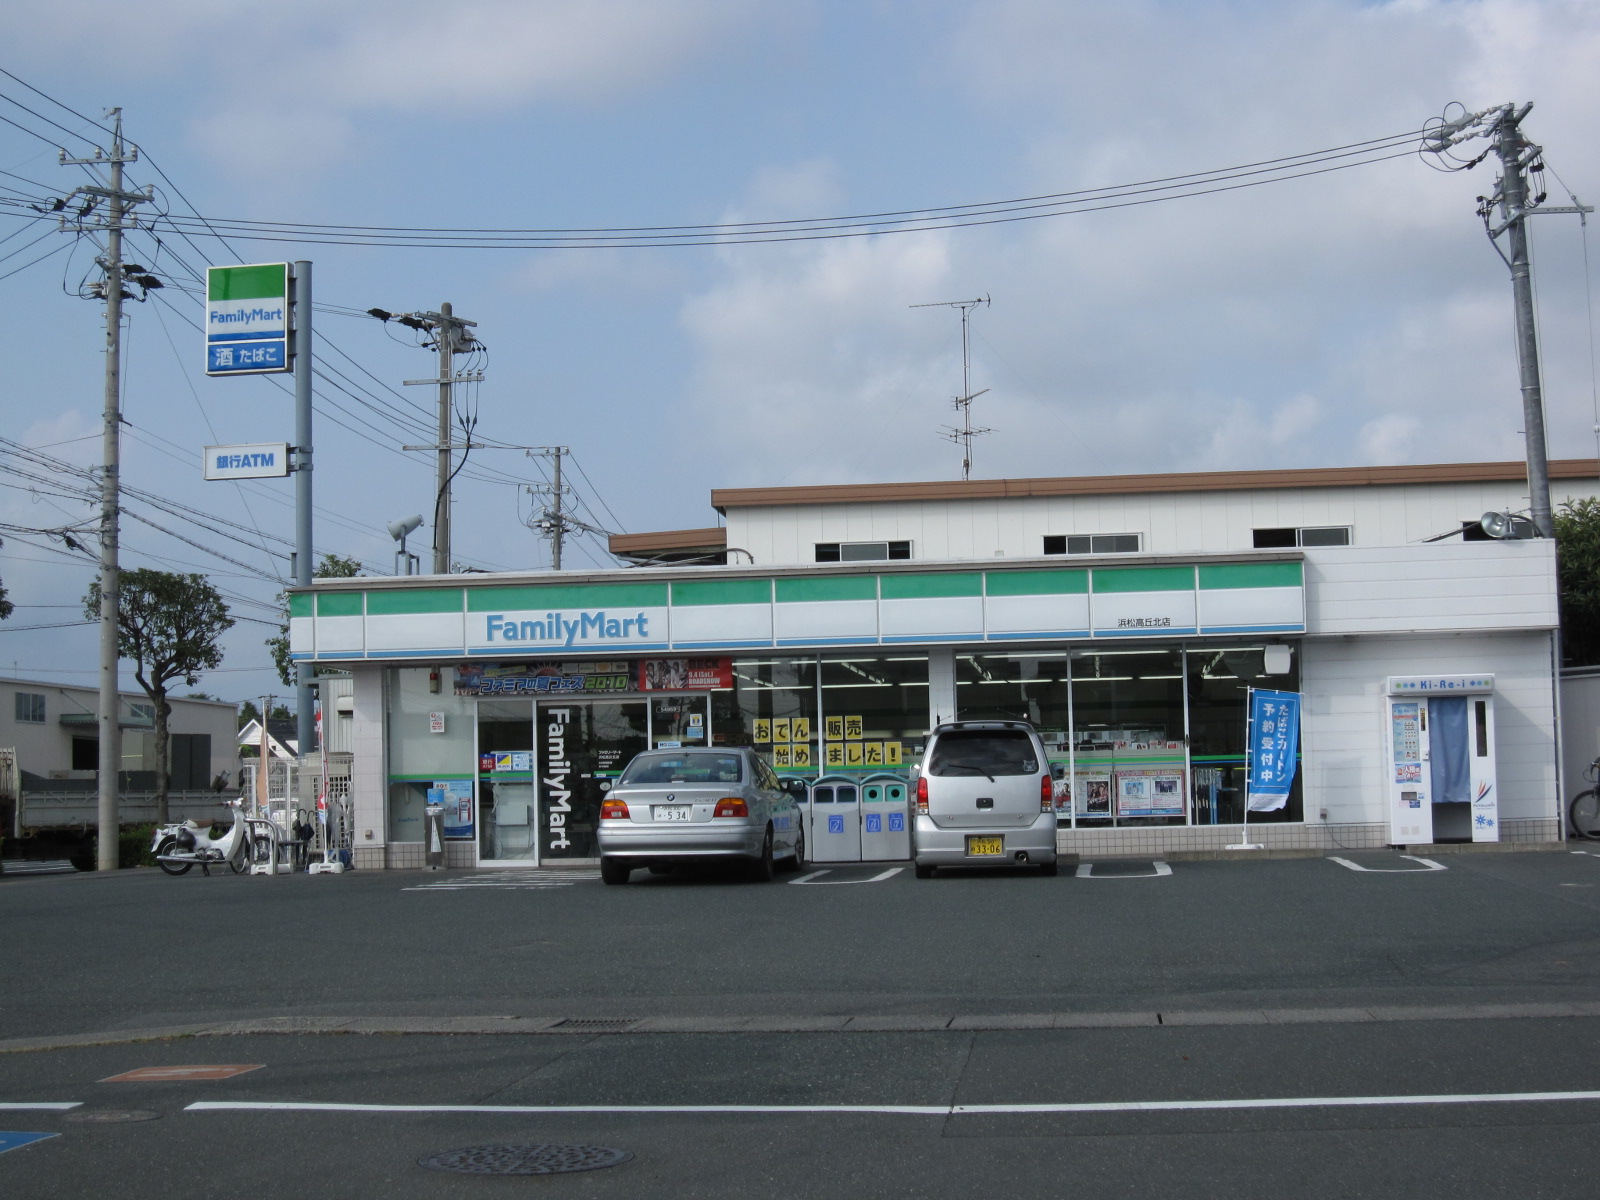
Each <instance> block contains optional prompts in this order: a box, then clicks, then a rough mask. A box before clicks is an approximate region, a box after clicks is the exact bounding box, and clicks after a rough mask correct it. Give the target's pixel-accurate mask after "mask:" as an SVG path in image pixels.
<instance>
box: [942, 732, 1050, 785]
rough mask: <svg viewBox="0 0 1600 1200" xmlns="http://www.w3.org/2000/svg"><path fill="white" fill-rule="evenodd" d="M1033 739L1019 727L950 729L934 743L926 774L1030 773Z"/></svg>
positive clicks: (1035, 767) (1033, 761)
mask: <svg viewBox="0 0 1600 1200" xmlns="http://www.w3.org/2000/svg"><path fill="white" fill-rule="evenodd" d="M1038 769H1039V763H1038V760H1037V759H1036V758H1035V757H1034V753H1033V739H1032V738H1030V737H1029V736H1028V735H1027V734H1026V733H1024V732H1023V731H1022V730H1020V729H981V730H980V729H971V730H961V729H956V730H951V731H950V732H949V733H943V734H940V735H939V737H938V738H937V740H936V741H935V742H934V746H933V753H932V755H931V756H930V757H929V761H928V774H929V775H987V776H989V777H990V778H991V779H992V778H994V777H995V776H996V775H1032V774H1033V773H1034V772H1035V771H1037V770H1038Z"/></svg>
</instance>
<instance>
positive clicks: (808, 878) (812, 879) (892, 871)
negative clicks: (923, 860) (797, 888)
mask: <svg viewBox="0 0 1600 1200" xmlns="http://www.w3.org/2000/svg"><path fill="white" fill-rule="evenodd" d="M831 870H832V868H831V867H829V868H827V869H825V870H821V871H812V872H811V873H810V874H808V875H802V876H800V878H799V879H791V880H789V882H790V883H792V884H793V883H804V884H808V885H810V886H812V887H838V886H840V885H841V884H849V883H882V882H883V881H884V880H885V879H888V878H890V877H891V876H894V875H898V874H900V872H901V871H904V870H905V868H904V867H890V868H889V869H888V870H887V871H883V872H881V873H879V874H877V875H874V876H873V877H872V878H871V879H828V880H823V881H820V882H819V881H818V876H820V875H826V874H828V873H829V872H830V871H831Z"/></svg>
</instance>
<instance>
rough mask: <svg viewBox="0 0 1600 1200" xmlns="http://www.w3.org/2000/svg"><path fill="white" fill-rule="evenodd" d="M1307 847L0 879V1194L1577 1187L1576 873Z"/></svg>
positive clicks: (1594, 1110) (1593, 904)
mask: <svg viewBox="0 0 1600 1200" xmlns="http://www.w3.org/2000/svg"><path fill="white" fill-rule="evenodd" d="M1340 857H1341V858H1342V859H1343V860H1344V861H1342V862H1341V861H1338V860H1335V859H1292V860H1291V859H1286V860H1261V861H1248V862H1240V861H1225V862H1224V861H1219V862H1174V863H1170V864H1169V863H1165V862H1161V861H1158V860H1134V861H1128V862H1119V863H1096V864H1093V865H1092V866H1087V867H1085V868H1080V869H1078V870H1076V871H1074V870H1064V871H1063V872H1062V873H1061V874H1060V875H1059V876H1057V877H1055V878H1051V879H1047V878H1044V877H1041V876H1038V875H1037V874H1029V873H1026V872H1018V873H1016V874H1005V875H1001V874H980V873H977V872H972V873H965V872H955V871H952V872H949V873H941V875H940V876H938V877H936V878H934V879H932V880H917V879H915V878H914V877H913V876H912V873H911V872H910V870H909V869H906V868H904V867H900V866H898V865H895V864H859V865H852V866H848V867H839V866H826V867H813V868H811V869H810V870H808V871H806V872H804V873H801V874H799V875H787V876H780V877H779V881H778V882H774V883H771V884H751V883H746V882H743V881H742V880H740V879H738V878H737V877H736V876H732V875H729V874H727V873H718V872H681V873H674V874H670V875H660V876H652V875H648V874H646V873H643V872H640V873H639V874H637V875H636V876H635V877H634V882H633V883H631V884H630V885H629V886H627V887H621V888H618V887H606V886H604V885H602V884H601V883H600V882H599V879H598V873H597V872H595V871H593V870H575V871H565V872H563V871H553V870H545V871H540V870H526V871H507V872H488V871H484V872H463V871H443V872H354V873H351V874H349V875H346V876H318V877H307V876H295V877H278V878H262V877H256V878H251V877H247V876H226V875H224V876H217V877H213V878H209V879H208V878H204V877H200V876H198V875H193V873H192V876H193V877H190V876H186V877H183V878H178V879H169V878H167V877H165V876H162V875H160V874H159V873H156V872H145V871H135V872H122V873H119V874H117V875H113V876H35V877H27V878H5V879H3V880H0V919H3V921H4V923H5V928H6V929H7V938H6V943H7V945H8V947H10V948H12V949H13V951H14V954H15V957H14V958H13V959H12V963H13V965H15V966H16V967H17V969H16V970H14V971H12V972H9V974H10V976H11V977H10V978H9V979H8V983H7V987H6V988H5V990H4V993H3V995H0V1021H3V1029H4V1031H5V1037H4V1038H3V1039H0V1125H4V1126H5V1127H6V1128H7V1129H9V1130H10V1131H12V1133H13V1134H15V1135H34V1134H38V1135H51V1136H41V1137H38V1138H35V1139H33V1140H29V1141H22V1142H16V1143H15V1145H14V1148H12V1149H5V1148H4V1147H5V1146H6V1145H7V1142H6V1134H5V1133H4V1132H3V1131H0V1190H4V1191H5V1192H6V1194H7V1195H8V1196H9V1195H17V1196H34V1195H38V1196H58V1195H79V1194H91V1193H95V1192H99V1191H105V1190H110V1189H111V1188H113V1187H115V1188H116V1189H117V1190H118V1191H119V1192H121V1193H122V1194H125V1195H127V1196H128V1197H130V1200H142V1198H143V1197H146V1196H149V1197H156V1196H189V1195H193V1196H208V1195H216V1194H219V1193H220V1192H221V1191H224V1190H226V1191H233V1190H236V1189H250V1190H251V1191H253V1192H255V1193H257V1194H264V1195H280V1194H281V1195H291V1194H293V1195H305V1194H328V1195H341V1196H344V1195H349V1196H367V1195H371V1196H378V1195H383V1196H410V1195H417V1196H453V1195H456V1194H465V1193H466V1192H467V1191H468V1190H471V1189H479V1190H481V1189H482V1188H484V1187H486V1186H487V1187H515V1186H519V1185H518V1184H515V1183H513V1182H511V1181H510V1180H506V1179H500V1180H497V1181H496V1180H487V1179H484V1178H480V1177H473V1176H459V1175H451V1174H446V1173H441V1172H439V1171H436V1170H430V1169H426V1168H423V1167H421V1166H419V1165H418V1161H419V1159H422V1158H426V1157H428V1156H429V1155H431V1154H434V1153H436V1152H439V1151H450V1150H460V1149H465V1148H469V1147H473V1146H482V1145H508V1144H509V1145H519V1146H525V1145H546V1144H560V1145H597V1146H603V1147H612V1148H616V1149H621V1150H625V1151H627V1152H628V1153H630V1154H631V1155H632V1156H633V1157H632V1158H631V1159H630V1160H629V1161H627V1162H624V1163H621V1164H620V1165H617V1166H615V1167H610V1168H606V1169H603V1170H596V1171H590V1172H584V1173H581V1174H571V1175H562V1176H559V1177H549V1178H546V1179H541V1180H524V1181H523V1184H522V1185H521V1186H535V1185H536V1186H540V1187H546V1186H548V1187H559V1188H561V1189H562V1190H563V1191H564V1192H568V1193H571V1194H573V1195H619V1196H621V1195H629V1196H636V1195H672V1196H701V1195H703V1196H729V1195H745V1196H747V1195H750V1194H752V1193H754V1194H763V1195H765V1194H778V1193H779V1192H780V1191H781V1192H782V1193H784V1194H794V1195H803V1196H836V1195H844V1194H858V1195H886V1196H887V1195H907V1196H910V1195H917V1196H965V1195H971V1194H975V1193H976V1192H979V1191H983V1190H992V1189H993V1188H996V1187H1000V1188H1002V1189H1003V1190H1005V1191H1007V1192H1008V1193H1009V1194H1013V1195H1040V1196H1045V1195H1057V1194H1061V1191H1062V1189H1063V1188H1064V1187H1066V1186H1067V1185H1069V1184H1070V1186H1071V1189H1072V1190H1074V1191H1078V1190H1081V1188H1083V1187H1085V1186H1088V1187H1091V1188H1092V1190H1093V1191H1094V1192H1095V1193H1096V1194H1105V1195H1118V1196H1123V1195H1126V1196H1143V1195H1150V1194H1155V1193H1156V1192H1158V1191H1159V1192H1161V1193H1170V1194H1173V1195H1196V1196H1199V1195H1241V1196H1257V1195H1259V1196H1268V1195H1272V1196H1278V1195H1284V1194H1289V1195H1296V1196H1300V1195H1305V1196H1321V1195H1328V1196H1333V1195H1338V1196H1361V1195H1395V1194H1399V1193H1404V1194H1407V1195H1411V1194H1415V1195H1424V1196H1434V1195H1437V1196H1447V1195H1449V1196H1460V1195H1463V1194H1466V1195H1474V1196H1478V1195H1485V1196H1487V1195H1508V1196H1509V1195H1517V1196H1529V1195H1552V1196H1566V1195H1588V1194H1590V1192H1591V1191H1592V1185H1591V1180H1592V1176H1593V1172H1592V1170H1591V1169H1590V1167H1589V1164H1588V1162H1587V1157H1586V1155H1585V1154H1584V1153H1583V1150H1585V1149H1586V1148H1587V1145H1588V1143H1589V1142H1590V1141H1592V1139H1593V1136H1594V1135H1595V1134H1596V1133H1597V1132H1600V1063H1597V1062H1596V1055H1595V1054H1594V1052H1593V1051H1592V1050H1591V1048H1590V1047H1591V1046H1592V1045H1593V1044H1594V1041H1595V1037H1596V1035H1597V1034H1600V856H1595V855H1593V854H1588V853H1574V852H1571V851H1570V850H1564V851H1561V852H1545V853H1503V854H1483V855H1478V854H1441V855H1437V856H1435V857H1433V858H1431V859H1429V858H1426V857H1425V856H1418V857H1411V858H1407V857H1404V856H1401V855H1398V854H1395V853H1393V852H1388V851H1377V852H1374V851H1367V852H1359V853H1350V854H1348V855H1342V856H1340ZM205 1066H234V1067H250V1068H252V1069H250V1070H247V1071H244V1072H242V1073H239V1074H234V1075H230V1076H228V1077H226V1078H219V1079H209V1078H205V1077H203V1076H201V1075H196V1074H194V1073H193V1072H194V1069H195V1068H197V1067H205ZM151 1068H153V1069H155V1070H156V1071H157V1072H158V1073H161V1074H160V1077H158V1078H155V1079H148V1078H146V1079H143V1080H139V1079H134V1080H118V1081H115V1082H106V1081H107V1080H112V1079H113V1078H114V1077H115V1076H118V1075H123V1074H126V1073H127V1072H130V1071H137V1070H140V1069H151ZM17 1104H54V1105H61V1106H70V1107H58V1108H7V1107H4V1106H6V1105H17ZM130 1114H131V1115H130ZM195 1146H200V1147H212V1148H216V1147H222V1148H224V1150H225V1153H222V1154H220V1156H219V1157H217V1158H216V1159H215V1160H214V1161H211V1162H208V1163H207V1164H205V1166H204V1168H203V1169H199V1170H185V1169H184V1168H183V1166H182V1164H183V1163H184V1162H185V1157H184V1156H185V1155H186V1154H192V1153H193V1152H194V1150H193V1147H195ZM329 1180H335V1181H337V1182H336V1183H334V1184H330V1183H328V1182H327V1181H329ZM319 1188H321V1189H322V1190H320V1191H319V1190H318V1189H319Z"/></svg>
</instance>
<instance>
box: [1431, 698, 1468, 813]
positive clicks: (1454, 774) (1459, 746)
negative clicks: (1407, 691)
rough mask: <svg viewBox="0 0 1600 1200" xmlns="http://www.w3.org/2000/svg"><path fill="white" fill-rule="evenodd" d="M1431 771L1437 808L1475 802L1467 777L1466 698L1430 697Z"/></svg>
mask: <svg viewBox="0 0 1600 1200" xmlns="http://www.w3.org/2000/svg"><path fill="white" fill-rule="evenodd" d="M1428 746H1429V763H1428V769H1429V772H1430V774H1431V776H1432V782H1433V802H1434V803H1435V804H1466V803H1467V802H1468V801H1470V800H1471V799H1472V783H1471V779H1470V777H1469V775H1468V773H1467V701H1466V698H1465V697H1457V696H1451V697H1448V698H1444V697H1439V696H1430V697H1428Z"/></svg>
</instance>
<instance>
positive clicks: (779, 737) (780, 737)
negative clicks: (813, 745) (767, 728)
mask: <svg viewBox="0 0 1600 1200" xmlns="http://www.w3.org/2000/svg"><path fill="white" fill-rule="evenodd" d="M772 740H773V741H775V742H792V741H794V739H793V738H792V737H790V736H789V718H788V717H774V718H773V719H772Z"/></svg>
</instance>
